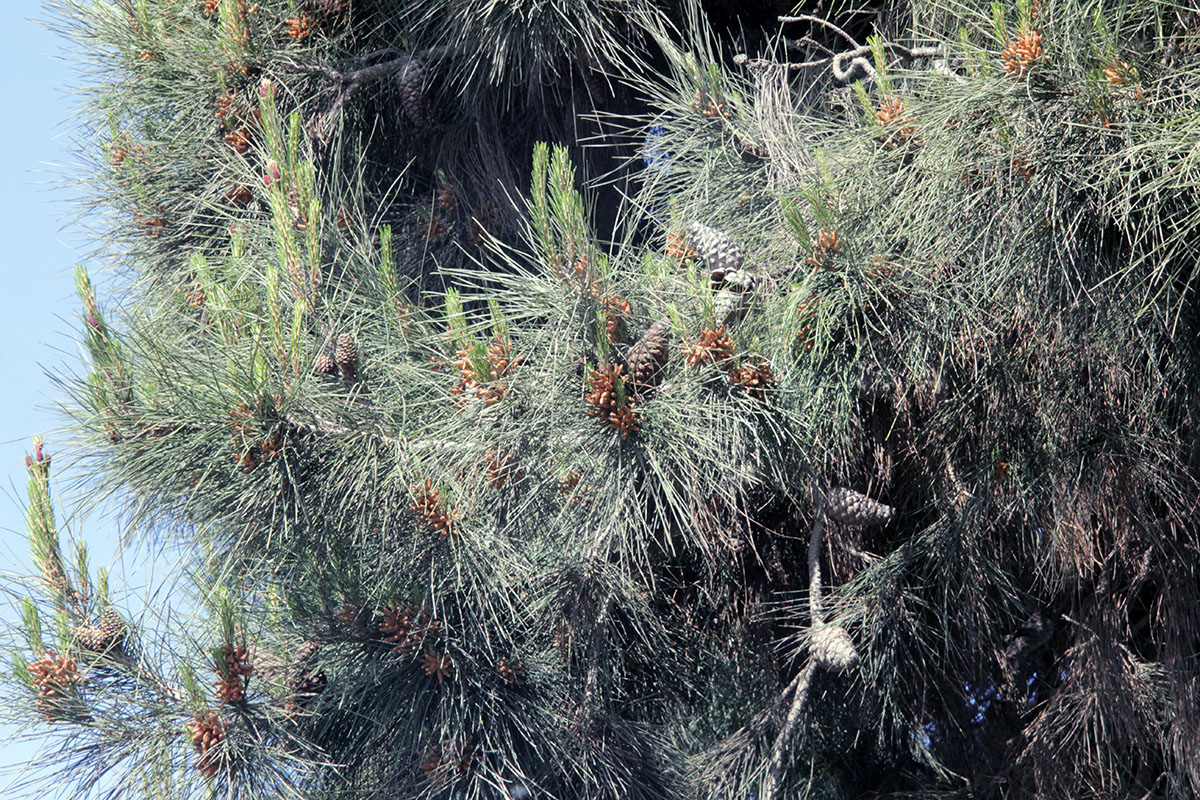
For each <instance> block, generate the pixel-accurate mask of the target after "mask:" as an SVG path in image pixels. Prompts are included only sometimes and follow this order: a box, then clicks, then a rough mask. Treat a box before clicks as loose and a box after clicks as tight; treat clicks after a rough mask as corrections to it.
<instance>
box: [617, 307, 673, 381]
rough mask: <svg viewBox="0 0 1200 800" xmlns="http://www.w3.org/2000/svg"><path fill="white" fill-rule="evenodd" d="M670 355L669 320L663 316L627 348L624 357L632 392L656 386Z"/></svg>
mask: <svg viewBox="0 0 1200 800" xmlns="http://www.w3.org/2000/svg"><path fill="white" fill-rule="evenodd" d="M670 357H671V321H670V320H669V319H668V318H667V317H663V318H662V319H659V320H657V321H656V322H655V323H654V324H653V325H651V326H650V328H649V329H648V330H647V331H646V333H645V334H644V335H643V336H642V338H641V339H639V340H638V343H637V344H635V345H634V346H633V347H631V348H629V353H628V355H627V356H626V358H625V362H626V364H628V366H629V382H630V384H631V386H632V388H633V390H634V392H635V393H637V392H639V391H641V390H643V389H648V388H653V387H655V386H657V385H658V384H659V382H660V381H661V380H662V370H663V367H665V366H666V364H667V360H668V359H669V358H670Z"/></svg>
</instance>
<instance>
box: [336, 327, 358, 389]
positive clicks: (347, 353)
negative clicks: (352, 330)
mask: <svg viewBox="0 0 1200 800" xmlns="http://www.w3.org/2000/svg"><path fill="white" fill-rule="evenodd" d="M333 360H334V361H336V362H337V365H338V368H339V369H341V371H342V375H343V376H344V377H347V378H353V377H354V372H355V370H357V369H358V345H356V344H355V343H354V336H352V335H351V334H349V333H346V332H342V333H339V334H338V337H337V342H336V344H335V345H334V347H333Z"/></svg>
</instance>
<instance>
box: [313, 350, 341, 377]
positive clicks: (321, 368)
mask: <svg viewBox="0 0 1200 800" xmlns="http://www.w3.org/2000/svg"><path fill="white" fill-rule="evenodd" d="M337 371H338V368H337V362H336V361H334V360H333V356H331V355H329V353H321V354H320V355H318V356H317V359H316V361H314V362H313V372H316V373H317V374H318V375H337Z"/></svg>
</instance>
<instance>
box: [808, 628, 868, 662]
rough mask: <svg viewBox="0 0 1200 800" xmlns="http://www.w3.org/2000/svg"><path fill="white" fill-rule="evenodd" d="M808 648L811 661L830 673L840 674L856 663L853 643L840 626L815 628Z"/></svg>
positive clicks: (856, 658)
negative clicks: (813, 660)
mask: <svg viewBox="0 0 1200 800" xmlns="http://www.w3.org/2000/svg"><path fill="white" fill-rule="evenodd" d="M808 647H809V652H810V653H811V654H812V657H813V659H815V660H816V662H817V663H818V664H820V665H821V666H823V667H825V668H826V669H828V670H830V671H832V672H842V671H843V670H845V669H847V668H848V667H852V666H854V664H855V663H857V662H858V651H857V650H855V649H854V641H853V640H852V639H851V638H850V634H848V633H846V629H845V628H843V627H841V626H840V625H819V626H817V627H816V628H815V629H814V630H813V632H812V639H811V640H810V641H809V645H808Z"/></svg>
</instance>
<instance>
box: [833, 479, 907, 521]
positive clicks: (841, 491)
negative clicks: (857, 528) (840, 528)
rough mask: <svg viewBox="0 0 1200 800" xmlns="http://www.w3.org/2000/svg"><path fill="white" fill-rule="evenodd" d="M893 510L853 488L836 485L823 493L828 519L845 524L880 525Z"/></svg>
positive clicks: (888, 517)
mask: <svg viewBox="0 0 1200 800" xmlns="http://www.w3.org/2000/svg"><path fill="white" fill-rule="evenodd" d="M894 512H895V509H893V508H892V507H891V506H888V505H884V504H883V503H880V502H879V501H877V500H872V499H871V498H869V497H867V496H866V495H865V494H862V493H860V492H856V491H854V490H853V489H845V488H842V487H837V488H834V489H830V490H829V491H828V492H826V493H825V513H826V514H827V515H829V518H830V519H833V520H836V521H837V522H844V523H846V524H847V525H882V524H883V523H885V522H887V521H888V520H889V519H891V518H892V514H893V513H894Z"/></svg>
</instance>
